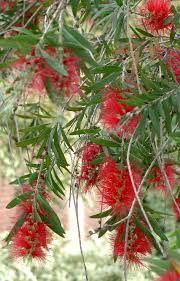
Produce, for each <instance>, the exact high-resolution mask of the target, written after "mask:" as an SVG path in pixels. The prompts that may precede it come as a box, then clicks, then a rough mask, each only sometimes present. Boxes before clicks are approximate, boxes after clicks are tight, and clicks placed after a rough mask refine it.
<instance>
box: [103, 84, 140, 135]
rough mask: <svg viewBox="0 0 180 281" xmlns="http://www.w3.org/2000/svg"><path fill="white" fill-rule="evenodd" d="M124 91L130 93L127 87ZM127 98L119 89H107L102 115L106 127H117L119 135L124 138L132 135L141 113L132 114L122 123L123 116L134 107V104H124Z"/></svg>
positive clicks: (111, 128) (109, 128) (110, 128)
mask: <svg viewBox="0 0 180 281" xmlns="http://www.w3.org/2000/svg"><path fill="white" fill-rule="evenodd" d="M122 93H125V94H129V90H128V89H126V90H124V91H123V92H122ZM125 100H127V98H124V97H123V96H122V95H121V93H120V91H119V90H118V89H113V88H110V89H107V91H106V92H105V94H104V95H103V101H102V104H101V115H100V118H101V123H102V124H103V125H104V127H105V128H106V129H107V130H108V131H111V130H113V129H115V130H116V132H117V133H118V135H119V137H122V138H128V137H130V136H131V135H132V133H133V132H134V130H135V129H136V127H137V125H138V123H139V120H140V116H139V115H136V116H131V117H130V118H129V119H128V120H126V122H125V123H124V124H122V125H120V121H121V117H122V116H124V115H125V114H127V113H128V112H131V111H132V110H133V109H134V107H133V106H130V105H126V104H124V103H123V101H125Z"/></svg>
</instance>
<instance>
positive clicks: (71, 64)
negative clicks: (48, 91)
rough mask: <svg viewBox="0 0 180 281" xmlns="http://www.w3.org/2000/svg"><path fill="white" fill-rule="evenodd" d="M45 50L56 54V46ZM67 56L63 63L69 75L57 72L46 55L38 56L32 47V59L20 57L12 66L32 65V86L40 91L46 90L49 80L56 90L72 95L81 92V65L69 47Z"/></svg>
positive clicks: (50, 53) (50, 54)
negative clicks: (79, 65)
mask: <svg viewBox="0 0 180 281" xmlns="http://www.w3.org/2000/svg"><path fill="white" fill-rule="evenodd" d="M45 51H46V53H47V54H48V55H49V56H52V57H53V56H55V55H56V49H55V48H51V47H47V48H46V50H45ZM65 56H66V57H65V58H64V60H63V64H64V67H65V69H66V71H67V74H68V75H67V76H61V75H59V74H57V73H56V71H54V70H53V69H52V68H51V67H50V66H49V65H48V64H47V62H46V60H45V58H44V57H36V49H35V48H32V52H31V58H30V59H26V58H20V59H18V60H17V61H16V62H15V63H13V64H12V67H15V68H22V66H25V65H30V66H31V67H32V68H33V71H34V75H33V78H32V81H31V87H32V88H33V89H34V90H37V91H38V92H40V93H41V92H43V91H44V90H45V84H46V82H47V80H49V81H50V83H51V84H52V86H53V87H54V88H55V89H56V90H58V91H62V92H63V93H64V95H65V96H70V95H71V94H75V93H77V92H79V67H78V65H77V62H79V58H77V57H75V56H73V55H72V53H71V52H70V51H69V50H67V49H65Z"/></svg>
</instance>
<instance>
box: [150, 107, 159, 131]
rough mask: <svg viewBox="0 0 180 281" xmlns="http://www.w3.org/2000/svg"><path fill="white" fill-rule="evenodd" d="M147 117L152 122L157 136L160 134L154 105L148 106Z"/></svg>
mask: <svg viewBox="0 0 180 281" xmlns="http://www.w3.org/2000/svg"><path fill="white" fill-rule="evenodd" d="M149 117H150V119H151V122H152V126H153V128H154V131H155V133H156V134H157V135H158V136H159V135H160V123H159V116H158V113H157V112H156V109H155V107H150V108H149Z"/></svg>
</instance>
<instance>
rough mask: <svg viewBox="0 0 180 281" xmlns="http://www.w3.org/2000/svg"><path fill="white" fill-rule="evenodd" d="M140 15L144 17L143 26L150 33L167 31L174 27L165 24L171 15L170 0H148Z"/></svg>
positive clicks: (171, 24) (170, 24)
mask: <svg viewBox="0 0 180 281" xmlns="http://www.w3.org/2000/svg"><path fill="white" fill-rule="evenodd" d="M140 13H141V15H142V16H144V15H146V17H145V18H143V24H144V25H145V26H146V29H147V30H150V31H152V32H153V31H156V32H158V31H163V30H168V29H171V28H172V27H173V26H174V24H173V23H172V22H170V23H167V24H165V20H167V19H168V17H169V16H171V15H172V13H171V8H170V0H148V1H147V2H146V4H145V5H144V6H143V7H142V8H141V11H140Z"/></svg>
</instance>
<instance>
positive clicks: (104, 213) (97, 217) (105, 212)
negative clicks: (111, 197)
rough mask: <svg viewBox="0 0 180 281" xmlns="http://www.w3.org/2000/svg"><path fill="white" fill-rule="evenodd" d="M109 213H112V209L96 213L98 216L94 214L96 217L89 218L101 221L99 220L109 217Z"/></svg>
mask: <svg viewBox="0 0 180 281" xmlns="http://www.w3.org/2000/svg"><path fill="white" fill-rule="evenodd" d="M111 212H112V209H109V210H107V211H104V212H101V213H98V214H96V215H92V216H90V218H92V219H101V218H105V217H107V216H109V215H110V214H111Z"/></svg>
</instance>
